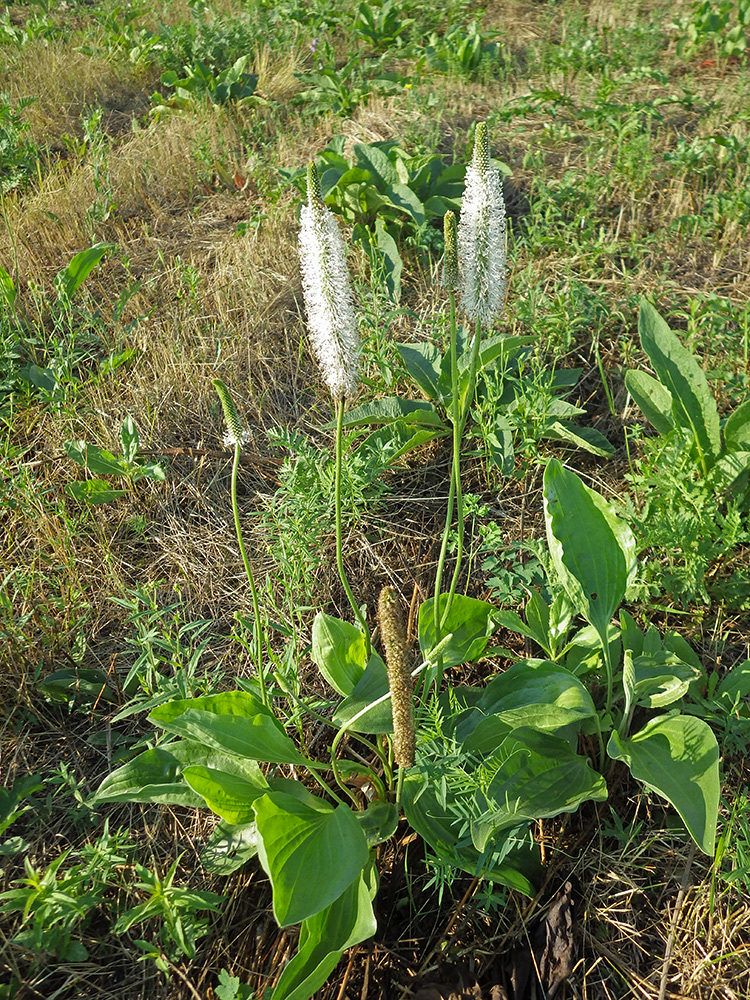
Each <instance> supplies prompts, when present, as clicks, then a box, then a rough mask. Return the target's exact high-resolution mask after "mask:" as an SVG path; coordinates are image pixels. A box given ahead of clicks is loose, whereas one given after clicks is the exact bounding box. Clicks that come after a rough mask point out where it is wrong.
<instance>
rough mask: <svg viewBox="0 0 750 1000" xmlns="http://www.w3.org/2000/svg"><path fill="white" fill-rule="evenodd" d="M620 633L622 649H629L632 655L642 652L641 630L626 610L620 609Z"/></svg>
mask: <svg viewBox="0 0 750 1000" xmlns="http://www.w3.org/2000/svg"><path fill="white" fill-rule="evenodd" d="M620 635H621V636H622V647H623V649H629V650H630V652H631V653H632V654H633V656H640V655H641V653H642V652H643V632H641V630H640V629H639V628H638V626H637V625H636V622H635V619H634V618H633V616H632V615H630V614H628V612H627V611H620Z"/></svg>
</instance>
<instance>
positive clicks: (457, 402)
mask: <svg viewBox="0 0 750 1000" xmlns="http://www.w3.org/2000/svg"><path fill="white" fill-rule="evenodd" d="M449 301H450V331H451V346H450V352H451V393H452V395H451V409H452V410H453V412H452V414H451V420H452V422H453V464H452V466H451V484H450V489H449V491H448V505H447V507H446V511H445V527H444V528H443V540H442V542H441V545H440V556H439V558H438V565H437V572H436V574H435V600H434V602H433V621H434V625H435V634H436V635H437V634H438V632H439V629H440V589H441V587H442V584H443V569H444V566H445V557H446V554H447V552H448V536H449V534H450V529H451V523H452V522H453V503H454V499H455V498H456V496H457V495H458V498H459V500H458V504H459V511H462V510H463V504H462V499H461V431H460V427H459V425H460V421H461V398H460V391H459V384H458V356H457V352H456V293H455V292H454V291H453V289H451V290H450V292H449Z"/></svg>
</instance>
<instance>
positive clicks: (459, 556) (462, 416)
mask: <svg viewBox="0 0 750 1000" xmlns="http://www.w3.org/2000/svg"><path fill="white" fill-rule="evenodd" d="M481 339H482V327H481V324H480V323H479V320H477V325H476V328H475V330H474V344H473V345H472V350H471V367H470V368H469V384H468V386H467V387H466V402H465V404H464V406H463V408H462V410H461V411H460V412H459V410H458V407H456V413H457V415H458V421H457V425H456V424H455V423H454V426H453V435H454V441H457V442H458V443H457V444H454V446H453V448H454V453H453V454H454V470H455V471H454V477H455V480H456V515H457V518H458V545H457V547H456V566H455V569H454V570H453V579H452V580H451V585H450V590H449V591H448V600H447V601H446V602H445V610H444V611H443V614H442V617H441V619H440V627H441V628H443V627H444V625H445V623H446V621H447V619H448V614H449V612H450V609H451V604H452V603H453V598H454V597H455V594H456V587H457V586H458V578H459V576H460V575H461V562H462V560H463V555H464V503H463V494H462V492H461V466H460V452H461V438H462V437H463V433H464V428H465V427H466V420H467V418H468V416H469V410H470V408H471V404H472V401H473V399H474V389H475V387H476V384H477V368H478V367H479V345H480V343H481Z"/></svg>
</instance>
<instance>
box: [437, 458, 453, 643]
mask: <svg viewBox="0 0 750 1000" xmlns="http://www.w3.org/2000/svg"><path fill="white" fill-rule="evenodd" d="M455 496H456V479H455V476H454V475H453V472H451V484H450V488H449V490H448V504H447V507H446V514H445V528H444V529H443V540H442V542H441V545H440V555H439V556H438V564H437V572H436V574H435V600H434V602H433V612H434V614H433V620H434V623H435V636H436V637H437V635H438V632H439V630H440V587H441V584H442V580H443V569H444V567H445V558H446V556H447V554H448V535H449V533H450V526H451V522H452V520H453V503H454V499H455Z"/></svg>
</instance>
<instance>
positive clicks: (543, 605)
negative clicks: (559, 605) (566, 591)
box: [526, 590, 551, 655]
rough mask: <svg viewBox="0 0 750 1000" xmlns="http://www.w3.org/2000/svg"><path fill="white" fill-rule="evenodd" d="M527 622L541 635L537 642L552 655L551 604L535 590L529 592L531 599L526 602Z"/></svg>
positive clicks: (536, 633)
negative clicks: (550, 635) (550, 639)
mask: <svg viewBox="0 0 750 1000" xmlns="http://www.w3.org/2000/svg"><path fill="white" fill-rule="evenodd" d="M526 622H527V624H528V626H529V628H531V629H532V631H533V632H534V633H535V635H537V636H539V639H537V642H538V643H539V645H540V646H541V647H542V649H544V650H545V651H546V652H547V653H550V655H551V651H550V648H549V647H550V641H549V605H548V604H547V602H546V601H545V600H544V598H543V597H542V596H541V594H538V593H537V591H535V590H532V591H531V592H530V593H529V599H528V601H527V602H526ZM540 640H541V641H540Z"/></svg>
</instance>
